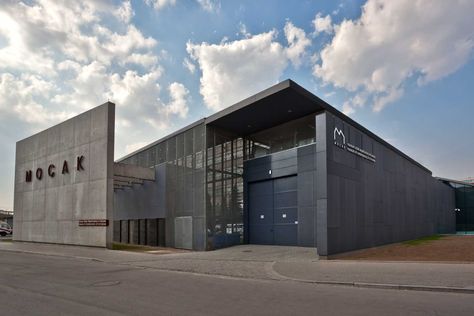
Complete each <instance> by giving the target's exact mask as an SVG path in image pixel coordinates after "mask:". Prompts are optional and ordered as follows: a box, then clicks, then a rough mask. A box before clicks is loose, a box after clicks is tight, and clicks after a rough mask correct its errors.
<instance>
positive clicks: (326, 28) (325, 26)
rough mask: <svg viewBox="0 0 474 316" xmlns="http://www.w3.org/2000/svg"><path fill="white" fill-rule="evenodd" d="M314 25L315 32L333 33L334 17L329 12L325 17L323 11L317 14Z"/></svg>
mask: <svg viewBox="0 0 474 316" xmlns="http://www.w3.org/2000/svg"><path fill="white" fill-rule="evenodd" d="M313 27H314V32H315V34H319V33H322V32H325V33H327V34H331V33H332V32H333V30H334V29H333V26H332V19H331V16H330V15H329V14H328V15H326V16H325V17H322V15H321V13H318V14H316V16H315V17H314V20H313Z"/></svg>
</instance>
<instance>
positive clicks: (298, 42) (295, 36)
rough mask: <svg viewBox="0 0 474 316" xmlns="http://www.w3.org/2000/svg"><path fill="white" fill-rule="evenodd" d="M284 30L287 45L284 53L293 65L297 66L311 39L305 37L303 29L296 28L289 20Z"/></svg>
mask: <svg viewBox="0 0 474 316" xmlns="http://www.w3.org/2000/svg"><path fill="white" fill-rule="evenodd" d="M284 31H285V36H286V39H287V41H288V45H289V46H288V48H287V49H286V53H287V55H288V58H289V59H290V60H291V62H292V63H293V65H294V66H295V67H298V66H300V65H301V60H302V58H303V57H304V55H305V52H306V48H307V47H308V46H310V45H311V40H310V39H309V38H307V37H306V33H305V32H304V30H303V29H300V28H297V27H296V26H294V25H293V23H291V22H286V24H285V28H284Z"/></svg>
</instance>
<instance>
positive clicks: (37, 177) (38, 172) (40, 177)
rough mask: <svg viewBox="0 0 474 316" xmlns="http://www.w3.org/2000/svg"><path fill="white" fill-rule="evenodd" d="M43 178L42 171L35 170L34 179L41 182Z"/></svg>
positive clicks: (39, 169)
mask: <svg viewBox="0 0 474 316" xmlns="http://www.w3.org/2000/svg"><path fill="white" fill-rule="evenodd" d="M42 178H43V169H41V168H38V169H36V179H38V180H41V179H42Z"/></svg>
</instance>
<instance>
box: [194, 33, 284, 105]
mask: <svg viewBox="0 0 474 316" xmlns="http://www.w3.org/2000/svg"><path fill="white" fill-rule="evenodd" d="M275 36H276V31H270V32H267V33H262V34H258V35H254V36H251V37H249V38H246V39H242V40H236V41H233V42H225V43H221V44H219V45H217V44H208V43H205V42H204V43H201V44H193V43H190V42H188V44H187V45H186V49H187V51H188V53H189V55H190V56H191V58H192V59H194V60H196V61H197V62H198V64H199V67H200V69H201V71H202V76H201V86H200V92H201V94H202V96H203V98H204V102H205V103H206V105H207V106H208V107H209V108H211V109H213V110H219V109H223V108H225V107H227V106H229V105H231V104H233V103H235V102H237V101H239V100H241V99H243V98H245V97H248V96H250V95H252V94H254V93H256V92H258V91H260V90H262V89H265V88H267V87H268V86H270V85H272V84H275V83H276V82H277V81H278V79H279V77H280V75H281V74H282V72H283V70H284V69H285V68H286V66H287V64H288V59H287V56H286V52H285V48H284V47H283V46H282V45H281V44H279V43H278V42H276V41H274V38H275Z"/></svg>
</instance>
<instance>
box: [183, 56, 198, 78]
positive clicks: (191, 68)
mask: <svg viewBox="0 0 474 316" xmlns="http://www.w3.org/2000/svg"><path fill="white" fill-rule="evenodd" d="M183 66H184V68H186V69H187V70H188V71H189V72H190V73H191V74H194V72H195V71H196V65H195V64H193V62H192V61H190V60H189V58H187V57H185V58H184V60H183Z"/></svg>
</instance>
